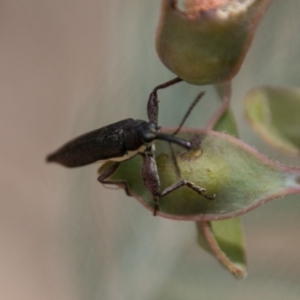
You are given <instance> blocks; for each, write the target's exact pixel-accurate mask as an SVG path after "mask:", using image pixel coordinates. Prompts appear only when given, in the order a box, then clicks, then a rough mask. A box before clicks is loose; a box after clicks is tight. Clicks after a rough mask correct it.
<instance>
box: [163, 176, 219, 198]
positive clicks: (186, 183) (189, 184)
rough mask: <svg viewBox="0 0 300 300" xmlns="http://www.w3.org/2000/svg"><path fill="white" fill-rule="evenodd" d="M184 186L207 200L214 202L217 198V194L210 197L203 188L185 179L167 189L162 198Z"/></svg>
mask: <svg viewBox="0 0 300 300" xmlns="http://www.w3.org/2000/svg"><path fill="white" fill-rule="evenodd" d="M183 186H187V187H188V188H190V189H192V190H193V191H195V192H196V193H198V194H199V195H201V196H203V197H204V198H206V199H208V200H214V199H215V197H216V195H215V194H213V195H212V196H208V195H207V194H206V189H205V188H202V187H200V186H198V185H196V184H195V183H193V182H191V181H188V180H185V179H182V180H180V181H178V182H177V183H175V184H173V185H171V186H169V187H168V188H166V189H165V190H164V191H162V192H161V194H160V197H163V196H166V195H168V194H169V193H171V192H174V191H175V190H177V189H179V188H181V187H183Z"/></svg>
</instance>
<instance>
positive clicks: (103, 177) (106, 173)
mask: <svg viewBox="0 0 300 300" xmlns="http://www.w3.org/2000/svg"><path fill="white" fill-rule="evenodd" d="M120 165H121V162H117V163H115V164H113V165H112V166H110V167H109V168H107V169H106V170H105V171H103V172H102V173H101V174H100V176H99V177H98V181H99V182H100V183H102V184H104V185H105V184H112V185H119V186H122V187H123V188H124V190H125V192H126V194H127V196H131V194H130V192H129V188H128V185H127V183H126V182H125V181H121V180H119V181H111V180H106V178H108V177H109V176H111V175H112V174H113V173H115V172H116V170H117V169H118V167H119V166H120Z"/></svg>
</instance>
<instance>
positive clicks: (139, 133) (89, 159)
mask: <svg viewBox="0 0 300 300" xmlns="http://www.w3.org/2000/svg"><path fill="white" fill-rule="evenodd" d="M180 81H181V79H180V78H175V79H174V80H171V81H169V82H167V83H165V84H162V85H159V86H157V87H156V88H155V89H154V90H153V92H152V93H151V94H150V97H149V100H148V106H147V113H148V118H149V122H147V121H143V120H134V119H125V120H122V121H119V122H116V123H113V124H110V125H108V126H105V127H102V128H100V129H97V130H94V131H91V132H89V133H86V134H84V135H81V136H79V137H77V138H75V139H73V140H71V141H70V142H68V143H66V144H65V145H63V146H62V147H61V148H59V149H58V150H57V151H55V152H54V153H52V154H50V155H49V156H48V157H47V161H48V162H57V163H59V164H61V165H63V166H66V167H69V168H73V167H81V166H85V165H88V164H91V163H94V162H96V161H99V160H113V161H116V163H115V164H114V165H112V166H111V167H110V168H108V169H107V170H105V171H104V172H103V173H101V174H100V176H99V177H98V180H99V181H100V182H101V183H104V184H110V183H112V182H110V181H108V180H107V178H109V176H110V175H111V174H113V173H114V172H115V171H116V170H117V168H118V166H119V165H120V164H121V162H122V161H124V160H127V159H129V158H131V157H133V156H135V155H137V154H139V155H141V156H142V157H143V167H142V170H141V176H142V178H143V181H144V184H145V186H146V188H147V189H148V190H149V191H150V192H151V194H152V195H153V200H154V208H153V213H154V215H155V214H156V212H157V211H158V210H159V198H160V197H163V196H165V195H167V194H168V193H170V192H172V191H174V190H176V189H178V188H180V187H182V186H188V187H189V188H191V189H193V190H194V191H195V192H197V193H198V194H200V195H203V196H204V197H206V198H208V199H211V197H209V196H206V195H205V189H203V188H200V187H198V186H196V185H194V184H193V183H191V182H188V181H186V180H180V181H179V182H177V183H176V184H175V185H173V186H171V187H169V188H167V189H166V190H164V191H160V179H159V175H158V172H157V167H156V162H155V154H154V147H152V144H153V142H154V141H155V140H164V141H167V142H169V143H174V144H177V145H180V146H181V147H184V148H185V149H187V150H189V149H191V148H192V144H191V142H190V141H186V140H183V139H181V138H178V137H176V136H175V133H177V132H178V131H179V129H180V127H181V126H182V124H183V123H184V121H185V119H186V118H187V116H188V115H189V113H190V112H191V110H192V108H193V107H194V105H195V104H196V103H197V102H198V101H199V100H200V98H201V97H202V95H203V93H201V94H199V95H198V97H197V98H196V99H195V101H194V103H193V104H192V106H191V107H190V109H189V110H188V111H187V113H186V115H185V117H184V119H183V121H182V122H181V124H180V126H179V128H178V130H177V131H176V132H175V133H174V134H173V135H170V134H163V133H161V132H159V127H158V125H157V119H158V100H157V90H158V89H161V88H165V87H168V86H170V85H172V84H174V83H177V82H180ZM175 164H176V162H175ZM112 184H113V183H112ZM121 184H124V185H125V186H126V183H124V182H122V183H121ZM126 190H127V191H128V189H126ZM128 194H129V192H128Z"/></svg>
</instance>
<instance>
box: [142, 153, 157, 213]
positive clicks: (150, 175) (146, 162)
mask: <svg viewBox="0 0 300 300" xmlns="http://www.w3.org/2000/svg"><path fill="white" fill-rule="evenodd" d="M141 155H142V157H143V166H142V179H143V181H144V184H145V186H146V188H147V189H148V190H149V191H150V193H151V194H152V196H153V201H154V211H153V215H154V216H155V215H156V212H157V211H158V210H159V197H160V180H159V176H158V172H157V166H156V161H155V159H154V157H153V154H152V153H151V152H147V151H146V152H144V153H141Z"/></svg>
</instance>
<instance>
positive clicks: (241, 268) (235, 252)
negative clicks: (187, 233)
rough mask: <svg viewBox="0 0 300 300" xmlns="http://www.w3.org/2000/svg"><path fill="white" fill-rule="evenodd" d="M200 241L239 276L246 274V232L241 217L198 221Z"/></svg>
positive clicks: (201, 244) (202, 245)
mask: <svg viewBox="0 0 300 300" xmlns="http://www.w3.org/2000/svg"><path fill="white" fill-rule="evenodd" d="M196 225H197V231H198V243H199V244H200V246H201V247H203V248H204V249H205V250H207V251H208V252H210V253H212V254H213V255H215V256H216V258H217V259H219V261H220V262H221V263H222V265H223V266H224V267H225V268H227V269H228V270H229V271H230V272H232V273H233V274H234V275H235V276H236V277H237V278H243V277H245V276H246V253H245V245H244V244H245V242H244V233H243V228H242V224H241V219H240V218H232V219H227V220H221V221H215V222H197V223H196Z"/></svg>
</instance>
